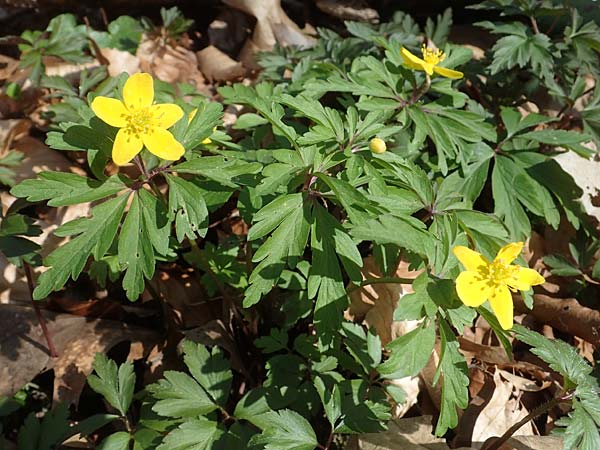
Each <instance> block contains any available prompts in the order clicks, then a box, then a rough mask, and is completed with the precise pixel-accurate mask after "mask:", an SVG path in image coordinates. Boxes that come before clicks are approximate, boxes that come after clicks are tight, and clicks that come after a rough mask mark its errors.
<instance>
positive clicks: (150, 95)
mask: <svg viewBox="0 0 600 450" xmlns="http://www.w3.org/2000/svg"><path fill="white" fill-rule="evenodd" d="M153 102H154V80H153V79H152V76H150V75H149V74H147V73H136V74H134V75H132V76H130V77H129V78H128V79H127V81H126V82H125V86H124V87H123V101H121V100H118V99H116V98H109V97H101V96H99V97H96V98H95V99H94V101H92V105H91V106H92V111H94V113H95V114H96V115H97V116H98V117H99V118H100V119H102V120H103V121H104V122H106V123H107V124H109V125H110V126H112V127H116V128H120V129H119V131H118V132H117V136H116V137H115V142H114V144H113V148H112V159H113V161H114V162H115V164H117V165H119V166H122V165H123V164H127V163H128V162H129V161H131V160H132V159H133V158H134V157H135V156H136V155H137V154H138V153H139V152H141V151H142V148H143V147H144V146H146V148H147V149H148V151H149V152H150V153H152V154H154V155H156V156H158V157H159V158H162V159H167V160H169V161H176V160H178V159H179V158H181V156H182V155H183V154H184V153H185V149H184V148H183V145H181V144H180V143H179V142H177V141H176V140H175V138H174V137H173V135H172V134H171V133H170V132H169V131H167V128H170V127H172V126H173V125H175V123H176V122H177V121H178V120H179V119H181V118H182V117H183V110H182V109H181V108H180V107H179V106H177V105H175V104H173V103H163V104H158V105H153V104H152V103H153Z"/></svg>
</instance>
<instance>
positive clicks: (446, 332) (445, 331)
mask: <svg viewBox="0 0 600 450" xmlns="http://www.w3.org/2000/svg"><path fill="white" fill-rule="evenodd" d="M440 338H441V348H442V350H441V354H440V362H439V367H438V372H437V373H436V375H437V376H439V374H440V373H441V374H442V400H441V408H440V417H439V418H438V423H437V425H436V427H435V434H436V435H437V436H443V435H444V434H445V433H446V431H448V429H452V428H455V427H456V425H458V414H457V412H456V408H457V407H458V408H461V409H465V408H466V407H467V405H468V404H469V391H468V387H469V376H468V369H467V363H466V362H465V357H464V356H463V355H462V353H460V352H459V350H458V348H459V345H458V341H457V340H456V337H455V336H454V334H453V333H452V330H451V329H450V327H449V326H448V324H447V323H446V321H445V320H444V319H441V318H440ZM435 381H437V379H436V380H435Z"/></svg>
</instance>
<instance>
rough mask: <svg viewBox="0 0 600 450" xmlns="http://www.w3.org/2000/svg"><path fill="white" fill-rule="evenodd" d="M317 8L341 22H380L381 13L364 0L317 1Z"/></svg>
mask: <svg viewBox="0 0 600 450" xmlns="http://www.w3.org/2000/svg"><path fill="white" fill-rule="evenodd" d="M317 8H319V9H320V10H321V11H322V12H324V13H325V14H329V15H330V16H333V17H337V18H338V19H341V20H354V21H357V22H372V23H377V22H379V13H378V12H377V10H375V9H373V8H369V5H368V3H367V2H365V1H363V0H317Z"/></svg>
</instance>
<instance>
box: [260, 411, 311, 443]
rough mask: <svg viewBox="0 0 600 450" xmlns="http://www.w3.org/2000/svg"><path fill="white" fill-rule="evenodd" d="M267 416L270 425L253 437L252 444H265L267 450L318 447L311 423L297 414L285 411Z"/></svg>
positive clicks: (272, 412) (270, 413) (273, 412)
mask: <svg viewBox="0 0 600 450" xmlns="http://www.w3.org/2000/svg"><path fill="white" fill-rule="evenodd" d="M267 415H268V419H269V422H268V425H267V426H266V427H265V428H264V429H263V430H262V433H261V434H259V435H256V436H254V437H252V439H251V440H250V443H251V444H253V445H257V444H263V445H264V446H265V450H314V448H315V447H316V446H317V445H318V441H317V437H316V435H315V432H314V430H313V429H312V427H311V426H310V423H308V421H307V420H306V419H305V418H304V417H302V416H301V415H300V414H298V413H297V412H295V411H292V410H289V409H283V410H280V411H271V412H269V413H267Z"/></svg>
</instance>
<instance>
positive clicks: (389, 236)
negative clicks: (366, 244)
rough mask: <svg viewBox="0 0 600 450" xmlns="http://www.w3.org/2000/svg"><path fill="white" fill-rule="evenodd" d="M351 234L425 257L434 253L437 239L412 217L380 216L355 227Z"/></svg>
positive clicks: (358, 238)
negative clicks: (392, 245)
mask: <svg viewBox="0 0 600 450" xmlns="http://www.w3.org/2000/svg"><path fill="white" fill-rule="evenodd" d="M350 234H351V235H352V237H353V238H354V239H357V240H359V241H372V242H376V243H378V244H394V245H397V246H398V247H400V248H405V249H407V250H410V251H413V252H415V253H417V254H419V255H421V256H425V257H428V256H429V255H430V254H432V253H433V248H434V242H435V238H434V237H433V236H432V235H431V234H429V233H428V232H427V230H426V229H425V225H424V224H423V222H421V221H419V220H416V219H414V218H413V217H410V216H407V217H406V218H405V219H402V218H399V217H391V216H380V217H379V218H377V219H370V220H367V221H366V222H363V223H362V224H358V225H354V226H353V227H352V228H351V229H350Z"/></svg>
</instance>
